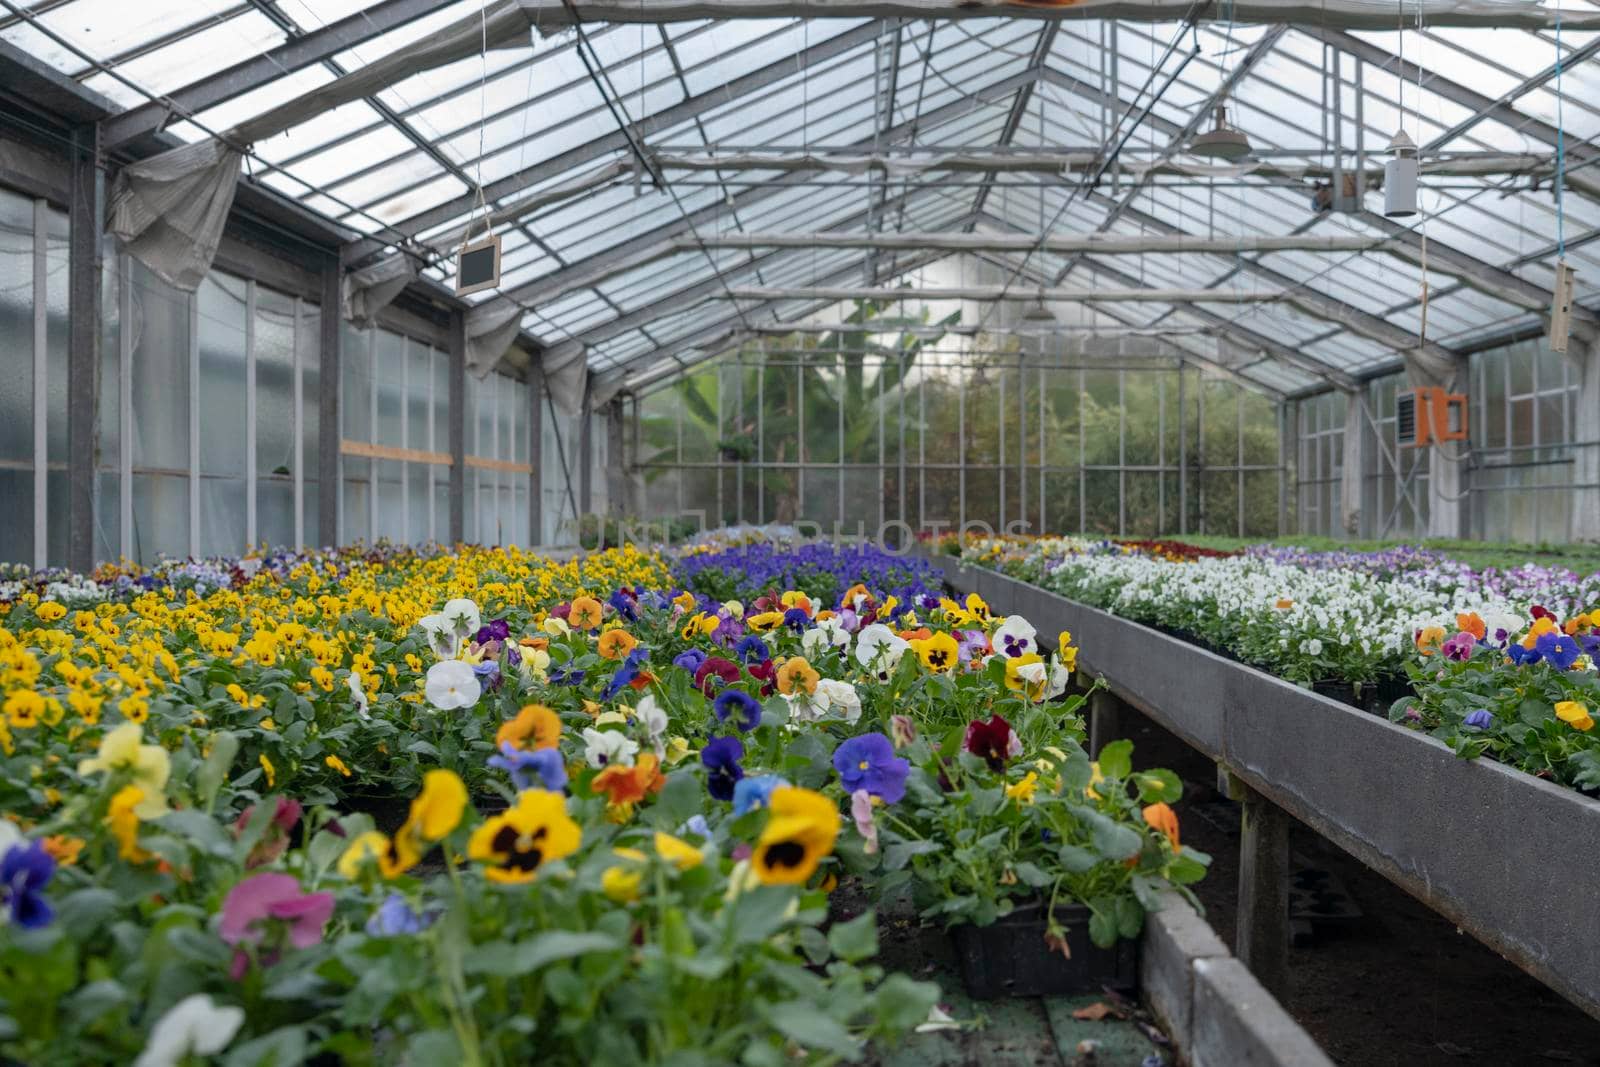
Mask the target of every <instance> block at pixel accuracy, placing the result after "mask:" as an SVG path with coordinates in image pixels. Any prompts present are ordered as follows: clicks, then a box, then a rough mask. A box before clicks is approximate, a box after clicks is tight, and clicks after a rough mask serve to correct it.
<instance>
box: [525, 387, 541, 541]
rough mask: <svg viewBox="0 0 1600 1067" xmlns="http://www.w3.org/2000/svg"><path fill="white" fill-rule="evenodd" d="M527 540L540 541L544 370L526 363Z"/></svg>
mask: <svg viewBox="0 0 1600 1067" xmlns="http://www.w3.org/2000/svg"><path fill="white" fill-rule="evenodd" d="M528 544H529V545H530V546H535V545H542V544H544V370H543V368H542V367H540V365H539V361H538V360H536V359H535V360H530V361H529V363H528Z"/></svg>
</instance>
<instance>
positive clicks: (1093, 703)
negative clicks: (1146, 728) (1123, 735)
mask: <svg viewBox="0 0 1600 1067" xmlns="http://www.w3.org/2000/svg"><path fill="white" fill-rule="evenodd" d="M1121 710H1122V698H1121V697H1119V696H1117V695H1116V694H1115V693H1113V692H1111V690H1109V689H1096V690H1095V691H1094V693H1093V695H1091V696H1090V697H1089V758H1090V759H1098V758H1099V756H1100V750H1101V749H1103V748H1105V747H1106V745H1107V744H1108V743H1109V742H1112V741H1115V740H1116V739H1117V736H1118V730H1119V724H1118V719H1119V718H1120V712H1121Z"/></svg>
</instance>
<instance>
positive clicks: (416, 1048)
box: [230, 1030, 463, 1067]
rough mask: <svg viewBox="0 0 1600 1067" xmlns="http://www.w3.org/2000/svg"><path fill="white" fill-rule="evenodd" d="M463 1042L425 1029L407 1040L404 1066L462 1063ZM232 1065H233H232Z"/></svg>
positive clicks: (442, 1033)
mask: <svg viewBox="0 0 1600 1067" xmlns="http://www.w3.org/2000/svg"><path fill="white" fill-rule="evenodd" d="M462 1061H463V1057H462V1055H461V1043H460V1042H458V1041H457V1040H456V1035H455V1034H453V1033H451V1032H450V1031H449V1030H424V1031H423V1032H422V1033H420V1034H417V1035H415V1036H414V1037H412V1038H411V1040H410V1041H408V1042H406V1051H405V1057H404V1059H403V1060H402V1061H401V1062H402V1063H403V1064H404V1067H423V1065H424V1064H434V1063H461V1062H462ZM230 1067H231V1065H230Z"/></svg>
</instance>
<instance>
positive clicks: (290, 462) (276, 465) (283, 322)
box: [255, 286, 316, 547]
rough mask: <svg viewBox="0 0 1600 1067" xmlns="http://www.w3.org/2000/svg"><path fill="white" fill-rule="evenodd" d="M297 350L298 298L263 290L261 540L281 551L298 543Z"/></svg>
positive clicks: (259, 346) (258, 330) (259, 295)
mask: <svg viewBox="0 0 1600 1067" xmlns="http://www.w3.org/2000/svg"><path fill="white" fill-rule="evenodd" d="M294 346H295V321H294V300H293V298H291V297H288V296H285V295H283V294H282V293H277V292H274V291H272V290H271V289H267V288H264V287H262V286H257V287H256V324H255V353H256V540H257V541H265V542H266V543H267V544H268V545H272V546H277V547H281V546H285V545H292V544H294V465H295V456H294V448H295V440H296V432H295V430H296V427H295V424H294ZM311 414H312V415H313V416H315V414H316V409H315V408H313V409H312V411H311Z"/></svg>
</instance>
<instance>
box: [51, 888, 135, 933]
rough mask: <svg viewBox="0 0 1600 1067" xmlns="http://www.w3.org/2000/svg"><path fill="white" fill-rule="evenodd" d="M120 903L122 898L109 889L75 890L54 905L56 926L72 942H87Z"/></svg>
mask: <svg viewBox="0 0 1600 1067" xmlns="http://www.w3.org/2000/svg"><path fill="white" fill-rule="evenodd" d="M121 903H122V898H121V897H119V896H118V895H117V894H116V893H113V892H112V891H111V890H109V889H100V888H96V887H90V888H87V889H79V890H76V891H74V892H72V893H69V894H67V895H66V896H65V897H63V898H62V899H61V901H60V902H59V903H58V904H57V905H56V926H57V927H59V928H60V929H61V931H62V932H63V933H64V934H66V936H67V937H68V938H70V939H72V940H73V941H84V940H87V939H88V937H89V935H90V934H92V933H93V932H94V931H95V930H97V929H98V928H99V927H100V924H101V923H103V922H105V921H106V920H107V919H108V918H110V917H111V916H112V915H114V914H115V913H116V910H117V908H118V906H120V905H121Z"/></svg>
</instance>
